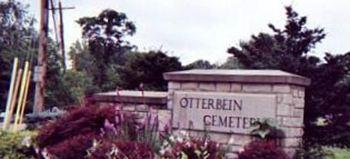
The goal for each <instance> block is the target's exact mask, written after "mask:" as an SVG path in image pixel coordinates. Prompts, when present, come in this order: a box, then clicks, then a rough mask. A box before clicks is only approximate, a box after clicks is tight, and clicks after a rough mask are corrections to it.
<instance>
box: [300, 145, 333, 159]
mask: <svg viewBox="0 0 350 159" xmlns="http://www.w3.org/2000/svg"><path fill="white" fill-rule="evenodd" d="M331 158H332V159H334V153H332V151H330V150H327V149H324V148H322V147H321V146H320V145H312V146H304V148H299V149H297V151H296V153H295V155H294V156H293V159H331Z"/></svg>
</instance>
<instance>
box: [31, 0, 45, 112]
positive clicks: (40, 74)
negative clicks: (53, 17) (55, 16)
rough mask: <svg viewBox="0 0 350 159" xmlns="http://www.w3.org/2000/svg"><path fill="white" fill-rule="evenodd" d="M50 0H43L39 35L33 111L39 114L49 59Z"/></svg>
mask: <svg viewBox="0 0 350 159" xmlns="http://www.w3.org/2000/svg"><path fill="white" fill-rule="evenodd" d="M48 5H49V3H48V0H41V17H40V34H39V35H40V37H39V55H38V65H37V66H36V68H35V70H36V71H35V72H34V76H36V78H35V79H36V80H35V82H36V84H35V96H34V109H33V113H34V114H37V113H39V112H42V111H43V109H44V93H45V77H46V65H47V63H46V60H47V45H48V40H47V34H48V24H49V21H48Z"/></svg>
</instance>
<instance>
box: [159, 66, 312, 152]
mask: <svg viewBox="0 0 350 159" xmlns="http://www.w3.org/2000/svg"><path fill="white" fill-rule="evenodd" d="M209 72H210V71H209ZM228 72H229V71H228ZM243 72H244V71H243ZM253 72H254V71H253ZM201 73H203V72H201V71H199V72H196V70H194V71H192V72H191V71H187V72H186V71H185V72H184V71H182V72H173V73H170V74H166V75H165V78H166V79H167V80H169V81H168V82H169V83H168V93H169V95H168V104H167V105H168V108H169V109H170V110H173V109H174V107H176V106H177V105H176V104H175V103H174V95H175V94H176V92H211V93H213V95H214V94H215V93H217V92H227V93H232V95H233V96H234V94H237V93H239V94H243V95H244V94H257V95H259V94H260V95H266V94H272V95H275V96H276V110H275V112H276V114H275V121H276V122H277V124H278V128H279V129H280V130H283V131H284V133H285V138H284V139H283V140H282V143H281V144H282V145H281V146H282V147H283V148H284V149H285V150H286V152H287V153H288V154H289V155H290V156H292V155H293V154H294V152H295V149H296V148H297V147H298V146H299V144H300V142H301V141H302V135H303V117H304V97H305V86H306V85H308V84H309V83H310V81H308V80H305V79H302V80H304V81H305V83H299V82H296V81H295V79H296V78H303V77H300V76H297V75H293V74H288V73H285V72H281V71H280V72H277V73H276V72H269V71H265V72H258V73H256V74H254V73H252V74H250V73H249V72H246V73H247V74H242V73H237V72H232V73H231V74H230V77H229V78H232V77H233V78H232V79H233V80H232V81H230V80H231V79H228V76H227V71H226V72H225V71H224V72H222V71H219V72H215V71H214V72H211V73H204V75H205V76H203V74H201ZM222 74H224V75H225V76H222V77H221V78H220V76H221V75H222ZM271 74H272V75H275V78H274V79H272V80H265V78H264V76H267V78H268V79H271V76H272V75H271ZM211 76H216V77H217V78H210V77H211ZM238 76H239V77H238ZM242 76H248V77H249V79H247V80H245V78H242ZM282 76H283V78H282ZM234 77H238V79H239V80H237V78H234ZM285 77H291V78H285ZM252 78H256V80H255V81H254V79H252ZM276 78H277V79H276ZM278 78H279V79H280V81H279V80H278ZM174 79H175V80H174ZM181 79H183V80H181ZM293 79H294V81H293ZM302 80H299V81H302ZM263 109H264V107H256V110H255V111H257V112H259V111H262V110H263ZM173 115H174V114H173ZM173 127H174V129H175V130H174V132H175V133H177V132H179V131H180V130H182V129H183V128H177V127H176V126H174V124H173ZM186 131H188V132H189V133H190V134H191V135H194V136H196V135H199V136H200V135H203V134H204V131H201V130H188V129H187V130H186ZM209 135H210V137H211V139H213V140H215V141H217V142H220V143H223V144H227V145H228V146H229V150H230V151H231V152H230V153H229V154H228V156H227V157H228V158H235V157H236V155H237V152H238V151H239V150H241V149H242V148H243V146H244V145H246V144H247V143H249V142H250V141H251V137H250V135H249V134H241V133H234V132H233V133H223V132H210V133H209ZM228 141H233V143H228Z"/></svg>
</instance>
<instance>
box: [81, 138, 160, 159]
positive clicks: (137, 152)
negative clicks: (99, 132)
mask: <svg viewBox="0 0 350 159" xmlns="http://www.w3.org/2000/svg"><path fill="white" fill-rule="evenodd" d="M93 145H94V146H93V147H91V148H90V149H89V150H88V155H87V157H86V158H89V159H110V158H115V159H124V158H130V159H131V158H132V159H153V158H154V153H153V151H152V149H151V148H150V146H149V145H148V144H146V143H139V142H135V141H108V140H103V141H101V142H97V141H95V142H94V144H93Z"/></svg>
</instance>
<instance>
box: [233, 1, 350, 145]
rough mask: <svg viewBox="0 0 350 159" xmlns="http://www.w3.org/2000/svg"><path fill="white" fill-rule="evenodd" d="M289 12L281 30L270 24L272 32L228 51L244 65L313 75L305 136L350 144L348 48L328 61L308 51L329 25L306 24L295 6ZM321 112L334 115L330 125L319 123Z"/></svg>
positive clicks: (328, 115) (287, 9) (308, 89)
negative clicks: (345, 132)
mask: <svg viewBox="0 0 350 159" xmlns="http://www.w3.org/2000/svg"><path fill="white" fill-rule="evenodd" d="M286 16H287V21H286V24H285V26H284V27H283V28H282V29H279V28H277V27H275V26H274V25H272V24H269V25H268V26H269V28H271V30H272V34H268V33H259V34H258V35H257V36H256V35H253V36H252V37H251V40H249V41H248V42H241V43H240V45H239V47H234V46H233V47H230V48H229V49H228V52H229V53H230V54H232V55H233V56H234V57H235V58H236V59H238V61H239V63H241V64H242V65H243V67H244V68H248V69H280V70H284V71H287V72H291V73H295V74H299V75H303V76H306V77H308V78H310V79H311V81H312V83H311V86H309V87H308V88H307V90H306V103H305V104H306V107H305V118H304V119H305V121H304V123H305V137H306V138H305V139H307V140H308V141H311V142H312V143H321V144H325V145H326V144H343V145H347V146H349V145H350V140H344V139H347V138H349V137H350V134H343V133H341V132H342V131H344V130H347V131H349V125H348V122H349V121H350V120H349V119H350V113H349V112H350V111H349V109H350V105H349V101H350V87H349V85H350V84H349V81H350V79H349V75H350V72H349V53H347V54H344V55H331V54H326V56H325V58H324V62H323V61H321V60H320V59H319V58H318V57H316V56H311V55H309V53H310V50H311V49H313V48H315V46H316V44H317V43H320V42H321V41H322V39H324V38H325V36H326V34H325V33H324V29H322V28H309V27H307V26H306V23H307V18H306V17H305V16H299V15H298V13H297V12H296V11H294V10H293V9H292V7H290V6H288V7H286ZM320 117H322V118H327V119H329V123H330V124H329V125H327V126H326V127H318V126H317V125H315V121H316V120H317V119H318V118H320ZM332 123H333V124H332ZM334 123H337V124H334ZM320 136H324V137H320ZM332 136H333V137H332ZM334 136H338V138H337V139H335V138H334Z"/></svg>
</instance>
